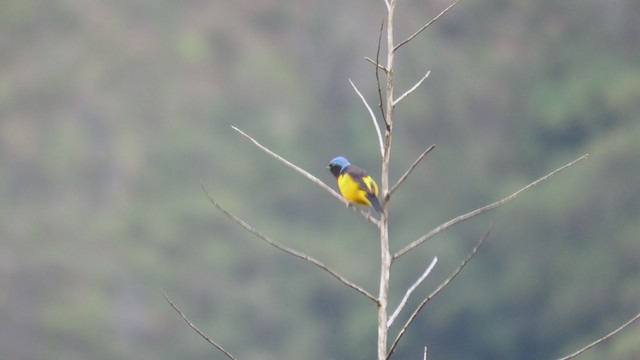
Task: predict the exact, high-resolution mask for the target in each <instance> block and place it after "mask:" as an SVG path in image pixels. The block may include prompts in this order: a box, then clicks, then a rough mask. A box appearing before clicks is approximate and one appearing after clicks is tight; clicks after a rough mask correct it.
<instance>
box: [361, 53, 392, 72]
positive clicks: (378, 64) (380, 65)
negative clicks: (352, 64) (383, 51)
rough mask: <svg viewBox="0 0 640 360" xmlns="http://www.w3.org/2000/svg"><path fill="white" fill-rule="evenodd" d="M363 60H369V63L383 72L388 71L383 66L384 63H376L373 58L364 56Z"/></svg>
mask: <svg viewBox="0 0 640 360" xmlns="http://www.w3.org/2000/svg"><path fill="white" fill-rule="evenodd" d="M364 59H365V60H367V61H368V62H370V63H371V64H373V66H377V67H378V69H380V70H382V71H384V72H385V73H386V72H388V70H387V68H386V67H384V65H382V64H380V63H377V62H376V61H375V60H373V59H372V58H370V57H368V56H365V58H364Z"/></svg>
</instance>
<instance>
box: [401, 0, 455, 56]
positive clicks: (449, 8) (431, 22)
mask: <svg viewBox="0 0 640 360" xmlns="http://www.w3.org/2000/svg"><path fill="white" fill-rule="evenodd" d="M459 2H460V0H456V1H454V2H453V4H451V5H449V6H448V7H447V8H446V9H444V10H442V12H440V14H438V15H437V16H436V17H434V18H433V19H431V21H429V22H428V23H426V24H425V25H424V26H423V27H421V28H420V30H418V31H416V32H415V33H414V34H413V35H411V36H409V37H408V38H407V39H406V40H403V41H402V42H401V43H399V44H398V45H396V46H395V47H394V48H393V51H394V52H395V51H397V50H398V49H399V48H400V46H402V45H404V44H406V43H408V42H409V41H411V40H413V38H415V37H416V36H418V35H420V33H421V32H423V31H424V29H426V28H428V27H429V25H431V24H433V23H434V22H435V21H436V20H438V19H439V18H440V17H441V16H442V15H444V14H446V13H447V11H449V10H451V9H452V8H453V7H454V6H456V4H458V3H459Z"/></svg>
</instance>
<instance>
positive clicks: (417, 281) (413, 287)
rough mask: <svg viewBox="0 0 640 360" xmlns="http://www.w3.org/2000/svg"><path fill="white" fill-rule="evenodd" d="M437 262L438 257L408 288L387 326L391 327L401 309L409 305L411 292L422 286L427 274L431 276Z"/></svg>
mask: <svg viewBox="0 0 640 360" xmlns="http://www.w3.org/2000/svg"><path fill="white" fill-rule="evenodd" d="M437 262H438V258H437V257H434V258H433V261H431V265H429V266H428V267H427V270H425V271H424V273H423V274H422V276H420V278H418V280H416V282H415V283H413V285H411V287H410V288H409V289H408V290H407V292H406V294H404V297H403V298H402V301H401V302H400V305H398V307H397V308H396V311H394V312H393V315H391V317H390V318H389V320H388V321H387V327H390V326H391V325H393V322H394V321H395V319H396V318H397V317H398V315H399V314H400V311H402V309H403V308H404V307H405V305H407V300H409V296H411V293H413V292H414V290H415V289H416V288H417V287H418V286H420V284H422V282H423V281H424V279H426V278H427V276H429V274H430V273H431V270H433V267H434V266H436V263H437Z"/></svg>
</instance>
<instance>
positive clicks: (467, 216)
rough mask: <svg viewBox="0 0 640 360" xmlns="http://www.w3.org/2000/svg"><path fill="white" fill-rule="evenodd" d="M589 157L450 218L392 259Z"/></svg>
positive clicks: (498, 205) (500, 204)
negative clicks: (500, 197) (498, 198)
mask: <svg viewBox="0 0 640 360" xmlns="http://www.w3.org/2000/svg"><path fill="white" fill-rule="evenodd" d="M587 157H589V154H584V155H582V156H581V157H579V158H577V159H576V160H573V161H572V162H570V163H568V164H566V165H564V166H562V167H560V168H558V169H556V170H554V171H552V172H550V173H549V174H547V175H545V176H543V177H541V178H539V179H538V180H536V181H534V182H532V183H530V184H529V185H527V186H525V187H523V188H522V189H520V190H518V191H516V192H514V193H513V194H511V195H509V196H507V197H505V198H504V199H502V200H498V201H496V202H494V203H492V204H489V205H487V206H483V207H481V208H479V209H476V210H473V211H471V212H469V213H466V214H464V215H460V216H458V217H456V218H453V219H451V220H449V221H447V222H445V223H443V224H441V225H439V226H438V227H436V228H435V229H433V230H431V231H430V232H429V233H427V234H425V235H423V236H422V237H420V238H419V239H417V240H415V241H414V242H412V243H411V244H409V245H407V246H405V247H404V248H402V249H401V250H399V251H397V252H396V253H395V254H393V259H392V260H396V259H398V258H399V257H401V256H402V255H404V254H406V253H407V252H409V251H410V250H412V249H414V248H416V247H417V246H418V245H420V244H422V243H423V242H425V241H426V240H428V239H430V238H432V237H434V236H435V235H437V234H439V233H441V232H442V231H444V230H446V229H448V228H450V227H451V226H453V225H455V224H457V223H459V222H462V221H465V220H468V219H471V218H473V217H475V216H478V215H480V214H482V213H484V212H486V211H489V210H492V209H495V208H497V207H500V206H502V205H504V204H506V203H507V202H509V201H511V200H513V199H515V198H516V197H517V196H518V195H520V194H521V193H523V192H524V191H526V190H529V189H530V188H532V187H534V186H536V185H538V184H540V183H541V182H543V181H545V180H547V179H548V178H550V177H551V176H553V175H555V174H557V173H558V172H560V171H562V170H564V169H566V168H568V167H569V166H571V165H573V164H575V163H577V162H578V161H580V160H584V159H586V158H587Z"/></svg>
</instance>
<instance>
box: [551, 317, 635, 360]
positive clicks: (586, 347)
mask: <svg viewBox="0 0 640 360" xmlns="http://www.w3.org/2000/svg"><path fill="white" fill-rule="evenodd" d="M638 319H640V313H638V314H636V316H634V317H633V318H631V320H629V321H627V322H626V323H624V324H622V326H620V327H619V328H617V329H615V330H613V331H612V332H610V333H608V334H607V335H605V336H603V337H601V338H600V339H598V340H596V341H594V342H592V343H591V344H589V345H587V346H585V347H583V348H582V349H580V350H578V351H576V352H574V353H573V354H571V355H567V356H565V357H563V358H560V359H559V360H568V359H573V358H574V357H576V356H578V355H580V354H582V353H583V352H585V351H587V350H589V349H591V348H592V347H594V346H596V345H598V344H599V343H601V342H603V341H605V340H607V339H609V338H610V337H612V336H613V335H615V334H617V333H618V332H620V331H622V329H624V328H626V327H627V326H629V325H631V324H632V323H633V322H634V321H636V320H638Z"/></svg>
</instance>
